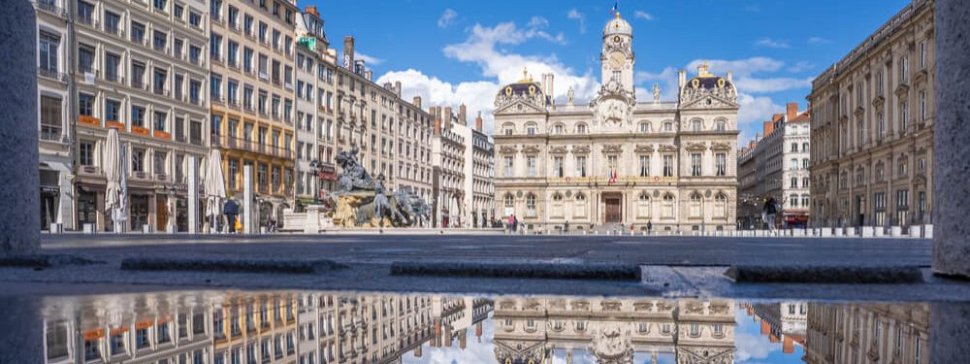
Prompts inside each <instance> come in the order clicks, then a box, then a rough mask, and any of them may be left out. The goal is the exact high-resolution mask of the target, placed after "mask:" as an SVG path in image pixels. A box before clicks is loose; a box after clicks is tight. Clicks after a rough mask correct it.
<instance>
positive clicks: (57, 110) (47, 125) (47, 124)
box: [40, 96, 63, 140]
mask: <svg viewBox="0 0 970 364" xmlns="http://www.w3.org/2000/svg"><path fill="white" fill-rule="evenodd" d="M61 120H62V115H61V99H60V98H57V97H50V96H41V97H40V138H41V139H43V140H57V139H60V137H61V128H62V127H63V124H62V122H61Z"/></svg>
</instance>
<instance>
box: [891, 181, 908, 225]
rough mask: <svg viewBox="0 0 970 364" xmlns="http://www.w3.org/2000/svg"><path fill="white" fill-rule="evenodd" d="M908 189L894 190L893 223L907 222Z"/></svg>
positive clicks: (901, 223)
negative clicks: (894, 215)
mask: <svg viewBox="0 0 970 364" xmlns="http://www.w3.org/2000/svg"><path fill="white" fill-rule="evenodd" d="M908 216H909V190H908V189H901V190H897V191H896V221H893V224H894V225H905V224H908V223H909V220H908V218H907V217H908Z"/></svg>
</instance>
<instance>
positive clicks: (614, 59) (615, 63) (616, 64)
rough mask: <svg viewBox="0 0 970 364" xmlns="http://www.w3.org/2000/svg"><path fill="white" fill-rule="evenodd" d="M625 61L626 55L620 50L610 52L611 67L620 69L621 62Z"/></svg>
mask: <svg viewBox="0 0 970 364" xmlns="http://www.w3.org/2000/svg"><path fill="white" fill-rule="evenodd" d="M625 62H626V55H625V54H623V53H622V52H613V53H610V67H613V69H617V70H618V69H620V67H623V63H625Z"/></svg>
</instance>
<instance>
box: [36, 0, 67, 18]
mask: <svg viewBox="0 0 970 364" xmlns="http://www.w3.org/2000/svg"><path fill="white" fill-rule="evenodd" d="M33 3H34V6H35V7H37V9H40V10H42V11H44V12H47V13H51V14H54V15H55V16H57V17H61V18H63V17H66V16H67V10H65V9H64V8H62V7H60V6H57V2H56V1H53V0H38V1H34V2H33Z"/></svg>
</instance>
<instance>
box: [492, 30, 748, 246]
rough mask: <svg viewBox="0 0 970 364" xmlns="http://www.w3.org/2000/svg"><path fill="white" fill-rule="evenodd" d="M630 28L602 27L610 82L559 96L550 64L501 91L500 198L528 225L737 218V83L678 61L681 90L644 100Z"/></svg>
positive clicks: (639, 224) (506, 211)
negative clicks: (638, 90)
mask: <svg viewBox="0 0 970 364" xmlns="http://www.w3.org/2000/svg"><path fill="white" fill-rule="evenodd" d="M632 42H633V29H632V27H631V26H630V24H629V23H628V22H627V21H626V20H624V19H622V18H621V17H620V16H617V17H616V18H615V19H611V20H610V21H609V22H608V23H607V24H606V26H605V27H604V29H603V48H602V51H601V54H600V60H601V63H602V86H601V89H600V91H599V94H598V95H597V96H596V97H595V98H594V99H593V100H590V101H589V102H588V103H580V102H579V101H577V100H573V97H572V92H570V93H569V96H568V97H567V101H566V103H565V104H564V105H562V104H556V102H555V100H554V99H553V97H552V95H554V94H555V93H554V88H553V81H554V78H553V75H551V74H550V75H543V77H542V82H536V81H533V80H532V78H531V77H530V76H529V75H528V74H525V75H524V77H523V78H522V80H520V81H519V82H515V83H512V84H509V85H506V86H504V87H502V88H501V89H499V90H498V93H497V95H496V98H495V111H494V116H495V130H496V132H495V136H494V139H495V148H496V163H497V164H498V166H497V168H496V177H495V194H496V196H495V199H496V203H497V205H498V209H499V210H500V211H499V212H500V213H501V216H502V217H507V216H509V215H510V214H515V215H516V216H517V217H518V220H519V221H520V223H521V225H522V226H524V227H525V229H526V230H529V231H555V230H558V229H562V228H564V227H565V225H566V223H567V222H568V223H569V226H570V229H571V230H573V231H575V230H577V229H584V230H585V229H599V228H614V227H616V228H618V227H620V225H622V226H623V228H624V229H631V228H635V229H637V230H640V229H646V225H647V224H648V223H650V224H652V227H653V230H654V231H657V230H661V231H663V230H669V231H675V230H695V231H699V230H705V231H714V230H729V229H734V226H735V223H736V221H735V205H736V203H735V199H736V194H737V193H736V186H737V174H736V163H735V161H736V146H735V145H736V144H737V134H738V132H737V115H738V103H737V90H736V89H735V87H734V83H733V82H732V77H731V74H730V73H728V74H727V75H725V76H723V77H722V76H716V75H714V74H711V73H710V72H709V70H708V68H707V66H706V65H704V66H701V67H699V68H698V72H697V74H696V75H695V76H694V77H692V78H690V79H688V78H687V74H686V72H684V71H681V72H680V75H679V76H680V79H679V86H678V87H679V88H678V90H677V99H676V100H662V99H661V91H660V89H659V87H658V86H655V87H654V89H653V90H652V94H653V97H652V99H651V100H637V99H636V97H635V92H634V86H633V75H634V62H635V60H636V59H635V57H634V54H633V50H632V49H633V48H632Z"/></svg>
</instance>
